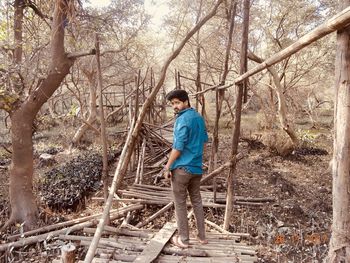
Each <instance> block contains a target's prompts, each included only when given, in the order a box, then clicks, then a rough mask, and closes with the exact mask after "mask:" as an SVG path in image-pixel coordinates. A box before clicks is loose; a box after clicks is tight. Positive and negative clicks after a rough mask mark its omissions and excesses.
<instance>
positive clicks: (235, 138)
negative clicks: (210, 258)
mask: <svg viewBox="0 0 350 263" xmlns="http://www.w3.org/2000/svg"><path fill="white" fill-rule="evenodd" d="M249 7H250V0H244V4H243V32H242V46H241V58H240V64H241V65H240V74H244V73H245V72H246V71H247V51H248V30H249ZM244 85H246V82H245V81H244V82H242V83H239V84H238V85H237V90H238V92H237V99H236V113H235V116H236V118H235V123H234V128H233V134H232V152H231V159H234V157H235V156H236V155H237V152H238V142H239V135H240V130H241V113H242V98H243V90H244ZM235 170H236V162H235V161H234V162H232V165H231V166H230V172H229V175H228V177H227V198H226V209H225V220H224V229H225V230H228V229H229V226H230V221H231V217H232V212H233V203H234V189H233V183H234V173H235Z"/></svg>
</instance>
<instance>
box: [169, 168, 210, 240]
mask: <svg viewBox="0 0 350 263" xmlns="http://www.w3.org/2000/svg"><path fill="white" fill-rule="evenodd" d="M201 178H202V176H201V175H198V174H191V173H188V172H186V171H185V170H184V169H183V168H177V169H174V170H173V171H172V179H171V181H172V183H171V186H172V190H173V198H174V204H175V214H176V222H177V229H178V232H179V236H180V238H181V240H182V242H183V243H184V244H188V243H189V230H188V220H187V205H186V200H187V191H188V194H189V196H190V199H191V203H192V207H193V212H194V216H195V218H196V224H197V231H198V237H199V238H200V239H201V240H204V239H205V225H204V211H203V204H202V197H201V194H200V180H201Z"/></svg>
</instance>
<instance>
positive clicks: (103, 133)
mask: <svg viewBox="0 0 350 263" xmlns="http://www.w3.org/2000/svg"><path fill="white" fill-rule="evenodd" d="M95 49H96V64H97V76H98V77H97V86H98V92H99V104H100V123H101V143H102V163H103V164H102V181H103V196H104V198H105V200H106V201H107V197H108V171H107V169H108V156H107V138H106V122H105V115H104V109H103V92H102V73H101V61H100V40H99V36H98V34H97V33H96V34H95Z"/></svg>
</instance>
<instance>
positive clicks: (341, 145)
mask: <svg viewBox="0 0 350 263" xmlns="http://www.w3.org/2000/svg"><path fill="white" fill-rule="evenodd" d="M349 5H350V1H349V0H342V1H339V7H340V8H346V7H348V6H349ZM347 9H348V8H347ZM349 47H350V27H349V26H348V27H347V28H344V29H342V30H339V31H337V53H336V61H335V78H334V79H335V85H334V86H335V92H334V93H335V103H334V104H335V105H334V130H335V131H334V150H333V160H332V168H333V169H332V175H333V191H332V192H333V222H332V236H331V239H330V242H329V252H328V258H327V260H326V261H325V262H327V263H337V262H349V259H350V242H349V236H350V191H349V189H350V176H349V174H350V151H349V149H350V137H349V132H350V109H349V101H350V94H349V88H350V84H349V83H350V72H349V66H350V48H349Z"/></svg>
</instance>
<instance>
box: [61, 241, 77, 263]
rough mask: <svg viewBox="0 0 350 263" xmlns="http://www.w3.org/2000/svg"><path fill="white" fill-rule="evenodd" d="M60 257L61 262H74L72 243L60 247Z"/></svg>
mask: <svg viewBox="0 0 350 263" xmlns="http://www.w3.org/2000/svg"><path fill="white" fill-rule="evenodd" d="M61 259H62V263H74V262H75V246H74V245H73V244H72V243H69V244H67V245H64V246H62V247H61Z"/></svg>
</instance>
